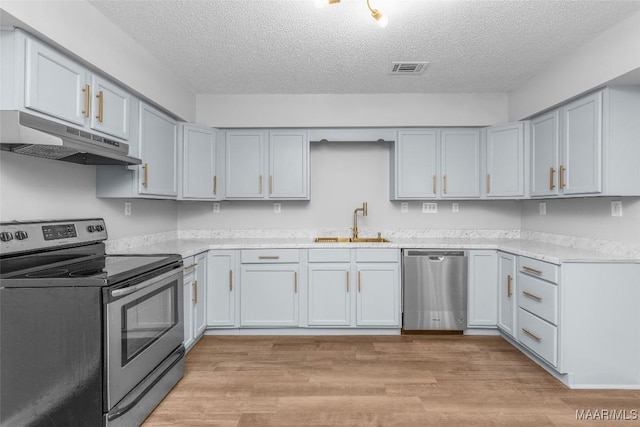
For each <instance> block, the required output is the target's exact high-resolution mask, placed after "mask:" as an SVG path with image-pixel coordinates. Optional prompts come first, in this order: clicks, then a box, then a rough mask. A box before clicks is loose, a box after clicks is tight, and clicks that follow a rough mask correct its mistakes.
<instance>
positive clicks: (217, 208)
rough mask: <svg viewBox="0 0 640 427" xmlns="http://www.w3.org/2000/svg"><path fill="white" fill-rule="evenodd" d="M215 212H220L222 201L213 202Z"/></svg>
mask: <svg viewBox="0 0 640 427" xmlns="http://www.w3.org/2000/svg"><path fill="white" fill-rule="evenodd" d="M213 213H220V203H217V202H216V203H214V204H213Z"/></svg>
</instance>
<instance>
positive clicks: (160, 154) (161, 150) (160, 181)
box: [139, 103, 178, 196]
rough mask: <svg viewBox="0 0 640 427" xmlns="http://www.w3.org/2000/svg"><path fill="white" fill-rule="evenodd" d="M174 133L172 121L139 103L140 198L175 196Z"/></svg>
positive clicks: (175, 152)
mask: <svg viewBox="0 0 640 427" xmlns="http://www.w3.org/2000/svg"><path fill="white" fill-rule="evenodd" d="M177 136H178V129H177V123H176V121H175V120H173V119H171V118H169V117H168V116H166V115H164V114H162V113H161V112H159V111H158V110H156V109H155V108H152V107H150V106H149V105H146V104H144V103H140V156H141V158H142V161H143V164H142V166H141V167H140V168H141V171H140V186H139V192H140V194H150V195H157V196H176V195H177V194H178V179H177V178H178V172H177V164H178V139H177Z"/></svg>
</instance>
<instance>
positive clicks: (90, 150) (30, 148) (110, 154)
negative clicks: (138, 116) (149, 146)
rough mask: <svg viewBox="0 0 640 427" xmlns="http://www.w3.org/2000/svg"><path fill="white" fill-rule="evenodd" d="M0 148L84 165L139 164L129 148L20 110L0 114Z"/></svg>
mask: <svg viewBox="0 0 640 427" xmlns="http://www.w3.org/2000/svg"><path fill="white" fill-rule="evenodd" d="M0 149H2V150H4V151H11V152H14V153H19V154H26V155H29V156H36V157H43V158H46V159H54V160H63V161H65V162H72V163H80V164H84V165H139V164H142V161H141V160H140V159H136V158H135V157H130V156H129V145H128V144H125V143H122V142H119V141H114V140H111V139H108V138H105V137H102V136H100V135H96V134H93V133H90V132H86V131H84V130H81V129H77V128H74V127H71V126H66V125H63V124H60V123H57V122H53V121H51V120H47V119H44V118H42V117H38V116H34V115H32V114H28V113H25V112H24V111H14V110H2V111H0Z"/></svg>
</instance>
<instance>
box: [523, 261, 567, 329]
mask: <svg viewBox="0 0 640 427" xmlns="http://www.w3.org/2000/svg"><path fill="white" fill-rule="evenodd" d="M518 305H519V306H520V307H522V308H524V309H525V310H527V311H529V312H531V313H533V314H535V315H536V316H539V317H542V318H543V319H544V320H546V321H548V322H551V323H553V324H554V325H557V324H558V286H557V285H554V284H551V283H549V282H545V281H544V280H540V279H536V278H535V277H531V276H527V275H526V274H522V273H519V274H518Z"/></svg>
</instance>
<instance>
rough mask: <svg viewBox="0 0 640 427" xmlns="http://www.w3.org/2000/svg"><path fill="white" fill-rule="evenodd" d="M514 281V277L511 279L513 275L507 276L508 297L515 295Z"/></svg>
mask: <svg viewBox="0 0 640 427" xmlns="http://www.w3.org/2000/svg"><path fill="white" fill-rule="evenodd" d="M512 281H513V277H511V275H510V274H509V275H508V276H507V297H509V298H510V297H511V295H513V292H511V282H512Z"/></svg>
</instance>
